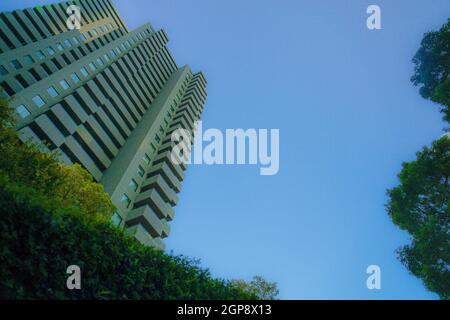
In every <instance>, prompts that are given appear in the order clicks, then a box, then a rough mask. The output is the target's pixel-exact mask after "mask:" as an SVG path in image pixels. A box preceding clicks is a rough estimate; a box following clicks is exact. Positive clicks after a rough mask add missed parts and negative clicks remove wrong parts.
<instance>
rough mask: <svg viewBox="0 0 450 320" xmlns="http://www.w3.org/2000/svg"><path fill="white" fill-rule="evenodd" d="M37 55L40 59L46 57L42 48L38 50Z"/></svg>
mask: <svg viewBox="0 0 450 320" xmlns="http://www.w3.org/2000/svg"><path fill="white" fill-rule="evenodd" d="M36 57H37V58H38V59H39V60H44V59H45V54H44V52H42V50H39V51H36Z"/></svg>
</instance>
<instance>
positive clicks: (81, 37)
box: [80, 34, 87, 42]
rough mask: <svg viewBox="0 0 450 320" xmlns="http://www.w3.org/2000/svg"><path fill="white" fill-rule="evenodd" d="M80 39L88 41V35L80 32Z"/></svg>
mask: <svg viewBox="0 0 450 320" xmlns="http://www.w3.org/2000/svg"><path fill="white" fill-rule="evenodd" d="M80 39H81V41H83V42H86V40H87V39H86V36H85V35H84V34H80Z"/></svg>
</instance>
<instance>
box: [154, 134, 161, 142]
mask: <svg viewBox="0 0 450 320" xmlns="http://www.w3.org/2000/svg"><path fill="white" fill-rule="evenodd" d="M155 140H156V142H158V143H160V142H161V139H160V138H159V136H158V135H155Z"/></svg>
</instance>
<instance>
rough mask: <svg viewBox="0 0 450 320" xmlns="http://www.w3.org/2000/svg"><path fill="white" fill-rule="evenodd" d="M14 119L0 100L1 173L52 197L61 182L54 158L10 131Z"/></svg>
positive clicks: (6, 104)
mask: <svg viewBox="0 0 450 320" xmlns="http://www.w3.org/2000/svg"><path fill="white" fill-rule="evenodd" d="M13 123H14V118H13V113H12V110H11V108H9V106H8V101H7V100H0V154H1V157H0V173H3V174H5V175H7V176H8V177H9V178H10V179H11V180H12V181H17V182H19V183H22V184H23V185H27V186H29V187H32V188H33V189H35V190H40V191H42V192H43V193H45V194H48V195H52V194H53V193H54V191H55V189H56V188H57V187H58V185H59V184H60V183H61V172H60V167H59V164H58V161H57V160H56V155H55V154H53V153H46V152H42V150H41V149H42V147H41V146H39V145H37V144H33V143H31V142H27V143H23V142H22V141H21V140H20V139H19V137H18V135H17V132H16V131H15V130H14V128H13Z"/></svg>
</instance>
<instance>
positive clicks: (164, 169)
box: [148, 162, 181, 193]
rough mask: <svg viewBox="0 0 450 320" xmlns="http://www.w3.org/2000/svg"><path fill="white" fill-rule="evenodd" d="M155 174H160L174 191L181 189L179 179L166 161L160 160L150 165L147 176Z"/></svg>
mask: <svg viewBox="0 0 450 320" xmlns="http://www.w3.org/2000/svg"><path fill="white" fill-rule="evenodd" d="M156 175H161V176H162V177H163V178H164V180H166V182H167V184H168V185H169V186H170V187H171V188H172V189H174V190H175V192H177V193H178V192H180V191H181V181H180V180H179V179H178V178H177V177H176V176H175V175H174V174H173V172H172V170H171V169H170V168H169V166H168V165H167V163H166V162H161V163H158V164H155V165H153V166H152V168H151V169H150V172H149V174H148V177H152V176H156Z"/></svg>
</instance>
